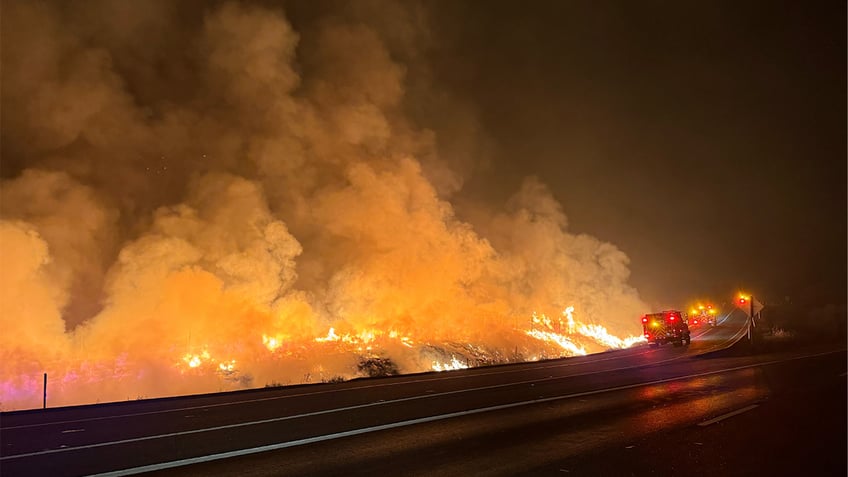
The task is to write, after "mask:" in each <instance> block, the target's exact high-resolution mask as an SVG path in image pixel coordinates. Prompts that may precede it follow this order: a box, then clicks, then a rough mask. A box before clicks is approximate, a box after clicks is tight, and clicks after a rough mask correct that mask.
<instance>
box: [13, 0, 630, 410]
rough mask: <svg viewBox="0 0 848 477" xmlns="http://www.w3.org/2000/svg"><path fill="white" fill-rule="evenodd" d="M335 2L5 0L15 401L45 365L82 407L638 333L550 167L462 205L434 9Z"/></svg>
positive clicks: (611, 260)
mask: <svg viewBox="0 0 848 477" xmlns="http://www.w3.org/2000/svg"><path fill="white" fill-rule="evenodd" d="M323 7H324V8H321V9H316V10H322V11H321V12H319V13H310V14H306V13H303V12H300V16H299V23H298V26H297V28H295V26H293V25H294V23H293V22H291V21H290V20H289V19H288V18H287V16H286V12H285V10H284V8H283V7H279V6H267V5H266V4H265V3H261V4H255V5H251V4H249V3H246V2H241V3H218V2H211V3H210V2H206V3H192V2H171V1H150V2H140V3H134V2H111V1H92V2H84V3H81V4H69V3H67V2H56V3H52V2H31V1H6V0H4V2H3V15H2V22H3V24H2V112H3V116H2V163H0V165H2V169H1V170H2V177H3V181H2V188H0V261H2V262H0V263H2V272H0V326H2V330H3V332H2V333H0V363H2V366H0V393H2V394H0V409H3V410H9V409H15V408H25V407H38V406H40V404H41V379H42V373H45V372H46V373H48V374H49V375H50V382H51V384H50V393H49V394H50V398H49V402H50V404H51V405H61V404H77V403H89V402H99V401H110V400H124V399H135V398H137V397H153V396H163V395H174V394H182V393H193V392H209V391H218V390H225V389H237V388H243V387H261V386H263V385H267V384H271V383H278V384H287V383H292V384H294V383H301V382H316V381H321V380H332V379H337V378H342V379H348V378H352V377H355V376H361V375H367V374H369V373H368V369H370V368H369V366H371V365H373V364H374V363H375V362H376V363H383V364H386V363H390V366H392V367H396V368H397V371H398V372H418V371H426V370H431V369H452V368H456V367H465V366H468V365H475V364H486V363H493V362H507V361H518V360H526V359H540V358H544V357H555V356H567V355H571V354H575V353H579V352H587V351H588V352H592V351H598V350H603V349H608V348H610V347H621V346H624V344H623V341H622V340H619V341H617V342H616V341H615V340H614V339H613V341H612V342H611V341H610V336H609V335H608V334H607V330H608V332H609V333H611V334H612V333H614V334H619V335H622V336H626V335H630V334H634V333H635V334H638V331H639V330H638V327H637V326H636V325H637V323H636V320H634V319H633V317H634V316H637V315H638V314H639V313H640V312H642V311H643V310H644V308H645V307H644V305H643V304H642V303H641V301H640V299H639V297H638V295H637V293H636V291H635V290H634V289H633V288H632V287H630V286H629V285H628V284H627V279H628V275H629V271H628V259H627V257H626V256H625V255H624V254H623V253H622V252H621V251H619V250H618V249H617V248H616V247H615V246H613V245H611V244H609V243H604V242H601V241H599V240H597V239H595V238H594V237H591V236H588V235H581V234H574V233H572V232H570V231H568V228H567V220H566V216H565V214H564V212H563V209H562V207H561V206H560V204H558V203H557V202H556V200H555V199H554V198H553V197H552V195H551V193H550V191H549V190H548V189H547V188H546V186H545V185H544V184H543V183H542V182H541V181H539V180H538V179H536V178H533V177H528V178H527V179H526V180H525V181H524V184H523V186H522V187H521V188H520V189H519V190H517V191H515V193H514V195H513V196H512V198H511V199H510V200H509V201H507V202H506V203H502V204H486V203H480V202H474V201H473V200H470V199H469V198H467V197H465V198H464V199H463V200H462V201H459V200H456V198H458V197H461V196H462V193H463V191H462V184H463V179H465V178H466V177H467V174H470V173H473V170H474V167H473V164H475V163H479V162H482V161H485V157H474V153H475V151H480V150H482V148H475V147H473V145H469V144H472V143H474V142H475V141H478V140H480V141H482V139H481V137H480V136H479V135H478V132H477V129H476V126H475V124H474V121H473V111H471V110H469V109H468V108H466V107H465V106H463V105H462V103H461V102H456V103H453V102H451V101H447V100H445V99H444V96H443V95H440V94H439V93H438V91H437V88H436V85H432V84H429V82H428V79H427V74H426V71H427V68H426V61H425V58H426V55H424V54H423V53H422V51H424V50H425V49H426V47H427V44H428V41H429V40H428V38H429V37H428V32H427V29H426V11H425V10H424V9H423V8H421V7H420V6H418V5H416V4H412V3H405V2H404V3H401V4H398V3H388V4H387V3H381V2H355V5H346V4H344V3H342V4H331V3H328V4H325V5H323ZM330 7H332V8H330ZM323 10H326V12H325V11H323ZM328 12H331V13H328ZM410 85H415V86H414V88H413V87H411V86H410ZM437 98H438V99H437ZM429 101H433V102H435V103H437V104H439V105H443V106H444V114H445V115H446V116H450V118H451V121H445V122H442V123H438V122H437V123H434V124H427V123H426V122H425V121H423V120H422V119H421V118H419V117H416V116H415V114H413V112H411V111H413V110H415V107H414V106H415V105H416V104H422V103H425V102H429ZM466 119H467V121H466ZM446 124H450V128H449V130H447V131H445V129H446V126H445V125H446ZM466 132H467V133H468V134H467V138H466V140H465V141H463V140H457V137H460V136H463V135H464V134H465V133H466ZM442 137H450V139H449V140H447V139H446V140H441V139H440V138H442ZM460 203H462V205H459V204H460ZM568 307H573V308H571V310H569V311H568V313H567V314H565V313H563V311H564V310H566V309H567V308H568ZM572 311H573V317H572ZM540 317H541V318H540ZM548 317H553V318H548ZM575 320H577V321H578V322H579V323H578V324H577V325H575V323H574V321H575ZM581 330H583V331H581ZM596 335H597V336H596ZM612 338H614V337H612ZM558 340H559V341H558ZM561 340H565V341H566V343H563V342H561ZM610 343H612V344H610ZM629 343H630V342H628V343H627V344H629ZM374 360H377V361H374Z"/></svg>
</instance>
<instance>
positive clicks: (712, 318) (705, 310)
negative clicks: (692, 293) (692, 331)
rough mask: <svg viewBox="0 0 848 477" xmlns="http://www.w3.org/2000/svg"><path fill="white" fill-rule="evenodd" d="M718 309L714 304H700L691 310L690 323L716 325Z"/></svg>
mask: <svg viewBox="0 0 848 477" xmlns="http://www.w3.org/2000/svg"><path fill="white" fill-rule="evenodd" d="M716 313H717V311H716V309H715V308H713V306H712V305H706V306H704V305H698V306H696V307H693V308H692V311H691V312H689V325H690V326H698V325H710V326H715V325H716Z"/></svg>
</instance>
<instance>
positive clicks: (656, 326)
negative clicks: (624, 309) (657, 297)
mask: <svg viewBox="0 0 848 477" xmlns="http://www.w3.org/2000/svg"><path fill="white" fill-rule="evenodd" d="M642 333H643V335H644V336H645V339H646V340H648V344H650V345H651V346H652V347H657V346H660V345H662V344H664V343H674V346H682V345H683V344H687V345H688V344H689V343H691V342H692V338H690V337H689V326H688V325H687V324H686V320H685V317H684V315H683V313H681V312H679V311H677V310H666V311H663V312H660V313H648V314H646V315H643V316H642Z"/></svg>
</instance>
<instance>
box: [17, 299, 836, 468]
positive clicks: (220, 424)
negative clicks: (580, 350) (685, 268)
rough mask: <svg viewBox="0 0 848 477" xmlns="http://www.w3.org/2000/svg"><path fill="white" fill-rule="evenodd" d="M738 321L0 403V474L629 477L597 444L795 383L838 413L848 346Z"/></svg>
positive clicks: (698, 420)
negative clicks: (537, 358)
mask: <svg viewBox="0 0 848 477" xmlns="http://www.w3.org/2000/svg"><path fill="white" fill-rule="evenodd" d="M745 323H746V321H745V317H744V315H743V314H742V313H739V312H736V313H731V314H730V315H729V316H726V317H725V318H724V319H723V320H720V322H719V324H718V326H716V327H702V328H693V333H692V337H693V341H692V344H691V345H690V346H683V347H674V346H671V345H666V346H663V347H660V348H656V349H654V348H650V347H648V346H639V347H635V348H631V349H627V350H621V351H613V352H607V353H601V354H596V355H590V356H585V357H578V358H568V359H562V360H550V361H542V362H535V363H524V364H517V365H505V366H493V367H486V368H477V369H469V370H460V371H451V372H443V373H426V374H418V375H408V376H400V377H393V378H382V379H368V380H354V381H349V382H344V383H334V384H321V385H309V386H295V387H286V388H274V389H260V390H253V391H248V392H238V393H226V394H214V395H204V396H190V397H179V398H168V399H156V400H149V401H134V402H126V403H113V404H105V405H96V406H79V407H69V408H57V409H47V410H37V411H25V412H12V413H2V414H0V474H2V475H3V476H4V477H6V476H18V475H51V476H64V475H98V474H100V475H133V474H138V473H144V472H157V473H160V474H165V475H257V476H258V475H379V474H380V473H385V474H388V475H562V473H563V469H565V471H566V472H571V471H572V470H571V468H570V467H569V468H567V467H562V466H563V465H568V466H571V467H573V469H574V471H575V472H577V471H579V470H580V469H583V470H582V471H583V472H584V473H583V474H582V475H630V473H629V472H627V471H625V469H626V468H627V467H628V465H629V464H628V463H629V462H630V461H629V460H626V461H616V460H615V459H613V458H612V457H609V456H607V457H605V456H604V454H603V453H604V452H613V453H614V456H616V457H620V456H621V455H622V454H621V452H616V451H620V450H621V449H623V450H626V451H630V450H632V449H635V448H636V447H635V446H637V445H639V446H641V445H643V443H646V442H653V443H654V444H652V445H654V446H655V447H654V448H653V449H654V450H655V451H656V452H659V453H660V454H662V453H663V449H664V448H665V447H666V446H668V445H669V444H668V443H663V441H662V439H664V438H668V436H670V435H674V433H676V432H682V431H681V430H685V429H689V428H695V429H701V430H703V429H707V430H709V428H710V426H714V425H715V426H722V425H723V423H725V422H726V421H727V422H731V421H734V420H737V419H739V420H741V419H743V418H746V416H745V415H746V414H752V415H753V414H755V413H762V412H764V411H768V410H770V404H769V403H770V400H771V399H773V398H774V396H775V395H776V394H775V390H776V389H796V388H797V387H798V386H803V387H804V388H805V389H806V388H811V387H815V386H824V388H823V389H831V388H828V387H827V386H831V387H832V388H833V389H836V390H838V389H842V391H843V395H842V396H841V397H839V396H837V398H835V399H836V400H837V402H841V404H842V406H841V407H836V408H834V409H836V410H837V411H833V412H837V415H836V416H830V417H840V416H839V415H838V410H839V409H841V410H842V415H841V416H842V420H841V421H839V422H842V423H843V424H844V423H845V418H844V411H845V409H844V403H845V400H844V388H845V349H844V347H842V348H839V347H837V348H834V347H818V348H815V349H801V350H794V349H793V350H786V351H782V352H780V353H772V354H745V355H741V356H739V355H738V353H731V352H728V348H730V347H731V345H733V344H734V343H735V342H736V341H738V340H739V339H740V338H743V337H744V335H745V331H746V326H745ZM731 349H732V348H731ZM798 383H800V384H798ZM811 383H812V384H811ZM814 385H815V386H814ZM781 396H783V395H781ZM839 399H841V401H839ZM712 420H715V421H714V422H711V421H712ZM703 423H708V424H705V425H701V424H703ZM843 431H844V428H843ZM772 434H775V433H772ZM775 435H779V433H778V434H775ZM844 436H845V434H844V432H843V433H842V434H841V439H842V440H843V441H844ZM652 439H653V440H652ZM628 443H630V444H628ZM637 443H640V444H637ZM839 443H840V441H837V444H839ZM628 445H631V446H633V447H630V448H628V447H627V446H628ZM644 445H645V448H648V447H649V446H648V444H644ZM743 448H744V446H743ZM843 448H844V446H843ZM631 454H635V455H641V454H637V453H631ZM624 455H626V453H625V454H624ZM591 456H596V457H595V458H597V459H599V462H602V463H604V464H605V465H606V464H609V465H610V466H611V467H608V468H605V469H606V470H604V471H603V472H607V473H606V474H604V473H603V472H598V470H599V469H600V468H598V467H593V466H594V465H595V464H593V462H594V461H593V460H592V459H593V458H592V457H591ZM580 459H583V460H580ZM586 459H589V460H586ZM660 460H663V459H660ZM665 460H667V459H665ZM633 462H636V460H634V461H633ZM678 462H679V461H678ZM691 464H692V463H689V464H682V463H680V464H679V465H681V466H683V465H691ZM593 470H594V472H593ZM622 472H624V473H622ZM666 474H668V472H666V473H663V475H666ZM574 475H576V474H574ZM634 475H642V474H634ZM669 475H671V474H669ZM681 475H690V473H685V472H683V473H681ZM740 475H741V474H740Z"/></svg>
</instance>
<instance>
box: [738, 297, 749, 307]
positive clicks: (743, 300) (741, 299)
mask: <svg viewBox="0 0 848 477" xmlns="http://www.w3.org/2000/svg"><path fill="white" fill-rule="evenodd" d="M747 301H748V300H746V299H744V298H740V299H739V304H740V305H744V304H745V302H747Z"/></svg>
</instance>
